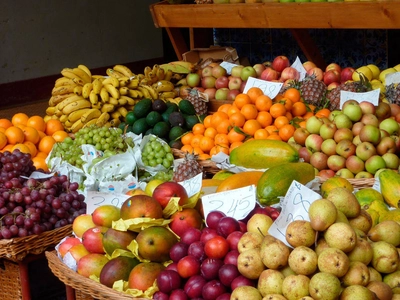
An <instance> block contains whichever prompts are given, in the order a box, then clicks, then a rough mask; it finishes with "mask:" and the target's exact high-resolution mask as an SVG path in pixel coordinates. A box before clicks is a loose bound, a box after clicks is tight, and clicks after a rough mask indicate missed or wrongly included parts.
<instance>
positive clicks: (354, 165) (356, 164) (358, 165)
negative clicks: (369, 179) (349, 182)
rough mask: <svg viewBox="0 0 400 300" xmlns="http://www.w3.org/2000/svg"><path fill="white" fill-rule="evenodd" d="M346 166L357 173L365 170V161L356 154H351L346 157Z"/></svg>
mask: <svg viewBox="0 0 400 300" xmlns="http://www.w3.org/2000/svg"><path fill="white" fill-rule="evenodd" d="M346 168H347V169H349V170H350V171H351V172H352V173H353V174H355V175H356V174H358V173H360V172H362V171H364V170H365V168H364V161H363V160H362V159H361V158H359V157H358V156H356V155H351V156H349V157H348V158H347V159H346Z"/></svg>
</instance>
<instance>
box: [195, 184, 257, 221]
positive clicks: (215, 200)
mask: <svg viewBox="0 0 400 300" xmlns="http://www.w3.org/2000/svg"><path fill="white" fill-rule="evenodd" d="M201 201H202V203H203V210H204V219H206V218H207V215H208V214H209V213H210V212H211V211H213V210H219V211H222V212H223V213H225V215H227V216H230V217H233V218H235V219H236V220H242V219H244V218H245V217H246V216H247V215H248V214H249V213H250V211H252V209H253V208H254V207H255V206H256V186H255V185H249V186H246V187H243V188H239V189H234V190H230V191H226V192H219V193H215V194H209V195H204V196H203V197H202V198H201Z"/></svg>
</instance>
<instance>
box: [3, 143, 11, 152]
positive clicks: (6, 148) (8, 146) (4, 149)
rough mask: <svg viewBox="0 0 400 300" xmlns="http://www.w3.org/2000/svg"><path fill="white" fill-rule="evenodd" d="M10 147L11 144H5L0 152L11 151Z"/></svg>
mask: <svg viewBox="0 0 400 300" xmlns="http://www.w3.org/2000/svg"><path fill="white" fill-rule="evenodd" d="M12 147H14V145H13V144H8V145H6V146H5V147H4V148H3V149H1V152H5V151H9V152H12V150H11V149H12Z"/></svg>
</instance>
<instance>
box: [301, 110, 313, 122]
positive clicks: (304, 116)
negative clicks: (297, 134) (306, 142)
mask: <svg viewBox="0 0 400 300" xmlns="http://www.w3.org/2000/svg"><path fill="white" fill-rule="evenodd" d="M313 115H314V113H313V112H312V111H308V112H306V113H305V114H304V115H302V117H303V119H304V120H307V119H308V118H310V117H312V116H313Z"/></svg>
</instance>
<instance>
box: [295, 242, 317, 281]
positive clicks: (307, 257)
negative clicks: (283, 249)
mask: <svg viewBox="0 0 400 300" xmlns="http://www.w3.org/2000/svg"><path fill="white" fill-rule="evenodd" d="M288 263H289V267H290V268H291V269H292V270H293V271H294V272H295V273H296V274H299V275H311V274H313V273H314V272H315V271H316V270H317V266H318V256H317V253H315V251H314V250H313V249H311V248H309V247H306V246H299V247H296V248H294V249H293V250H292V252H290V255H289V258H288Z"/></svg>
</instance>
